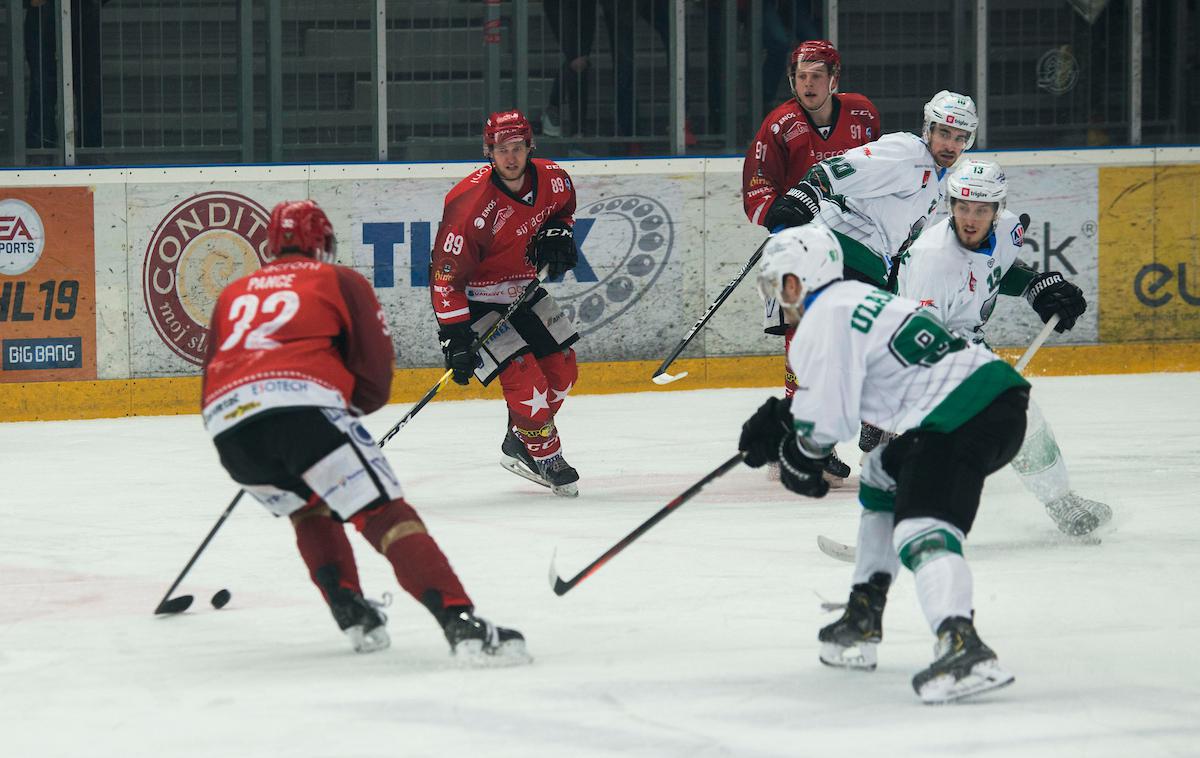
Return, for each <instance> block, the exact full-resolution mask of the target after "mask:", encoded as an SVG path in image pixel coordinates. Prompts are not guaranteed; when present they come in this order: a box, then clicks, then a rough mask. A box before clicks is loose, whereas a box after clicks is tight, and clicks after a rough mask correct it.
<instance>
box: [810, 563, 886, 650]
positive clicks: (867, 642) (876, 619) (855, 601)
mask: <svg viewBox="0 0 1200 758" xmlns="http://www.w3.org/2000/svg"><path fill="white" fill-rule="evenodd" d="M891 584H892V577H891V576H889V575H887V574H884V573H882V572H880V573H875V574H872V575H871V578H870V579H868V580H867V582H866V584H856V585H854V586H853V587H851V588H850V599H849V600H848V601H846V610H845V611H844V612H843V613H842V617H841V618H840V619H838V620H837V621H835V622H833V623H832V624H829V625H828V626H825V627H822V629H821V631H820V632H819V633H818V634H817V639H818V640H820V642H821V652H820V654H819V655H820V658H821V663H824V664H825V665H826V666H836V667H838V668H848V669H859V670H862V671H874V670H875V665H876V662H877V660H878V658H877V655H876V648H877V647H878V646H879V643H880V641H882V640H883V607H884V605H886V604H887V592H888V587H890V586H891Z"/></svg>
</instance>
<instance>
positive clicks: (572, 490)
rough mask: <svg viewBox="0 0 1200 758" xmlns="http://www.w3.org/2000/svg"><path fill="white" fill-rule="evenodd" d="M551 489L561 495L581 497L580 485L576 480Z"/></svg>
mask: <svg viewBox="0 0 1200 758" xmlns="http://www.w3.org/2000/svg"><path fill="white" fill-rule="evenodd" d="M550 491H551V492H553V493H554V494H555V495H558V496H559V497H579V485H578V484H576V483H575V482H571V483H570V484H560V485H558V486H557V487H551V488H550Z"/></svg>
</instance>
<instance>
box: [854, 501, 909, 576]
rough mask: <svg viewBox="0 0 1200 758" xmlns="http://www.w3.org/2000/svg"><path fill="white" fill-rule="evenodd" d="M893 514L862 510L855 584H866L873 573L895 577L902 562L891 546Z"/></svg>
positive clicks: (855, 563) (855, 555)
mask: <svg viewBox="0 0 1200 758" xmlns="http://www.w3.org/2000/svg"><path fill="white" fill-rule="evenodd" d="M892 523H893V514H892V512H891V511H869V510H867V509H865V508H864V509H863V512H862V515H861V516H860V517H859V519H858V547H857V549H856V551H855V554H854V581H853V582H852V584H865V583H866V582H867V580H868V579H870V578H871V576H872V575H873V574H877V573H883V574H887V575H888V576H890V577H892V578H893V579H894V578H895V577H896V572H897V570H898V569H899V568H900V559H899V558H898V557H897V556H896V548H895V547H893V546H892Z"/></svg>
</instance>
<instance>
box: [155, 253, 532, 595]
mask: <svg viewBox="0 0 1200 758" xmlns="http://www.w3.org/2000/svg"><path fill="white" fill-rule="evenodd" d="M548 271H549V269H546V268H543V269H542V270H541V271H538V274H537V278H535V279H534V280H533V281H531V282H529V284H527V285H525V289H524V291H522V292H521V295H520V296H519V297H518V298H517V299H516V300H514V301H513V302H512V304H511V305H509V306H508V308H507V309H506V310H505V311H504V314H503V315H502V316H501V317H500V318H499V319H498V320H497V321H496V323H494V324H492V325H491V327H489V328H488V330H487V331H485V332H484V333H483V334H481V335H479V336H478V337H476V338H475V341H474V342H472V343H471V352H473V353H477V352H479V350H480V348H482V347H483V343H485V342H487V341H488V340H489V339H491V338H492V337H493V336H494V335H495V334H496V332H498V331H500V329H501V328H502V327H504V326H505V325H507V324H508V320H509V319H510V318H512V316H513V314H514V313H516V312H517V309H518V308H520V307H521V306H522V305H524V304H525V303H526V302H527V301H528V300H529V298H530V297H531V296H532V295H533V293H534V292H536V291H537V288H538V287H540V286H541V284H542V280H543V279H545V278H546V274H547V273H548ZM453 376H454V372H453V371H452V370H447V371H446V373H444V374H442V378H441V379H438V381H437V384H435V385H433V386H432V387H430V388H429V391H428V392H426V393H425V396H424V397H422V398H421V399H420V400H418V401H417V403H416V405H414V406H413V407H412V408H411V409H410V410H409V412H408V413H406V414H404V417H403V418H401V419H400V420H399V421H398V422H396V425H395V426H393V427H392V428H391V429H389V430H388V432H387V434H385V435H383V436H382V437H380V438H379V441H378V442H377V443H375V444H376V445H377V446H378V447H383V446H384V445H386V444H387V441H388V440H390V439H391V438H392V437H395V436H396V434H397V433H398V432H399V431H400V430H401V429H403V428H404V427H405V425H406V424H408V422H409V421H412V419H413V416H416V415H417V413H418V412H419V411H420V410H421V409H422V408H424V407H425V406H426V405H427V404H428V403H429V401H430V400H432V399H433V396H434V395H436V394H437V393H438V392H439V391H440V390H441V389H442V387H445V386H446V384H447V383H448V382H449V381H450V379H451V377H453ZM245 494H246V490H238V493H237V494H236V495H234V497H233V500H232V501H230V503H229V506H228V507H227V508H226V509H225V512H224V513H222V514H221V517H220V518H219V519H217V523H216V524H214V525H213V528H212V529H211V530H209V532H208V536H207V537H205V538H204V541H203V542H201V543H200V547H198V548H196V552H195V553H193V554H192V558H191V560H189V561H188V562H187V565H186V566H184V567H183V571H180V572H179V576H177V577H176V578H175V583H174V584H172V585H171V588H170V589H168V590H167V594H165V595H163V599H162V600H161V601H159V603H158V607H156V608H155V609H154V613H155V615H160V616H161V615H167V614H175V613H183V612H184V611H186V610H187V609H188V608H190V607H191V605H192V601H193V599H194V598H193V597H192V596H191V595H180V596H179V597H174V598H173V597H171V593H172V592H174V591H175V588H176V587H178V586H179V584H180V583H181V582H182V581H183V578H184V577H185V576H187V573H188V572H189V571H191V570H192V566H193V565H194V564H195V563H196V560H197V559H198V558H199V557H200V554H201V553H203V552H204V548H206V547H208V543H209V542H211V541H212V538H213V536H215V535H216V533H217V530H218V529H220V528H221V525H222V524H224V523H225V519H227V518H229V514H230V513H233V509H234V507H235V506H236V505H237V504H238V501H239V500H241V499H242V495H245ZM221 592H222V593H224V597H225V600H224V601H223V602H222V603H221V606H223V605H224V604H225V603H227V602H229V600H228V596H229V592H228V590H222V591H221ZM218 594H221V593H218ZM215 604H216V603H215V602H214V605H215ZM221 606H218V607H221Z"/></svg>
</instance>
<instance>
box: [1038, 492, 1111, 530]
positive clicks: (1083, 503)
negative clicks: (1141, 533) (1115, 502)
mask: <svg viewBox="0 0 1200 758" xmlns="http://www.w3.org/2000/svg"><path fill="white" fill-rule="evenodd" d="M1046 513H1048V514H1050V518H1052V519H1054V523H1055V524H1057V525H1058V530H1059V531H1060V532H1062V533H1063V534H1068V535H1070V536H1072V537H1082V536H1084V535H1085V534H1091V533H1092V532H1093V531H1095V530H1096V529H1098V528H1100V527H1102V526H1104V525H1105V524H1107V523H1108V522H1109V521H1111V520H1112V508H1109V507H1108V506H1107V505H1105V504H1104V503H1098V502H1096V501H1095V500H1088V499H1087V498H1085V497H1080V496H1079V495H1076V494H1075V493H1074V492H1068V493H1067V494H1066V495H1063V496H1062V497H1060V498H1058V499H1057V500H1052V501H1050V502H1049V503H1046Z"/></svg>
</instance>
